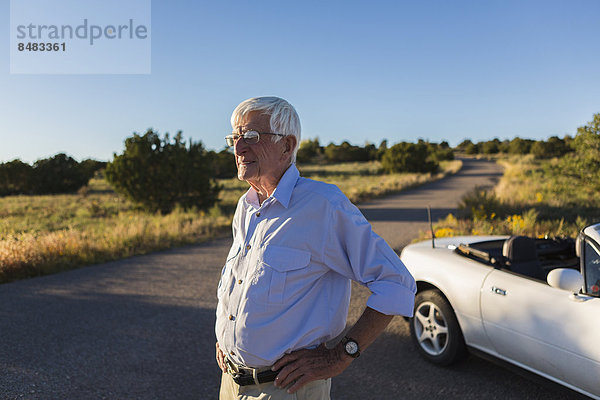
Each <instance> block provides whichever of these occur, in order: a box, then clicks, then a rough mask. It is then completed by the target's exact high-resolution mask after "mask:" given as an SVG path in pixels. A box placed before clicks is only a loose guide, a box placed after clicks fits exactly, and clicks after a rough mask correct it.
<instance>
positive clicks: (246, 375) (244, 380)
mask: <svg viewBox="0 0 600 400" xmlns="http://www.w3.org/2000/svg"><path fill="white" fill-rule="evenodd" d="M225 365H226V366H227V373H228V374H230V375H231V377H232V378H233V381H234V382H235V383H237V384H238V385H240V386H248V385H260V384H261V383H267V382H273V381H274V380H275V378H276V377H277V374H279V371H271V370H270V369H267V370H264V371H260V372H259V370H258V369H256V368H246V367H241V366H239V365H236V364H235V363H233V362H232V361H231V360H230V359H229V358H225Z"/></svg>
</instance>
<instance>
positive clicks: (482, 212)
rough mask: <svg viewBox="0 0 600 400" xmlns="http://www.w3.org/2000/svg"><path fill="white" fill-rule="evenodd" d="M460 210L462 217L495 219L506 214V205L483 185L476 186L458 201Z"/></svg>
mask: <svg viewBox="0 0 600 400" xmlns="http://www.w3.org/2000/svg"><path fill="white" fill-rule="evenodd" d="M458 210H459V213H460V216H461V218H472V219H475V220H483V219H486V218H489V219H493V218H494V217H496V216H502V215H503V214H504V207H503V205H502V202H501V201H500V199H498V197H496V195H495V194H494V193H492V192H488V191H487V190H485V189H484V188H483V187H481V186H476V187H475V188H474V189H473V190H471V191H470V192H468V193H467V194H465V195H464V196H463V197H462V199H461V201H460V202H459V203H458Z"/></svg>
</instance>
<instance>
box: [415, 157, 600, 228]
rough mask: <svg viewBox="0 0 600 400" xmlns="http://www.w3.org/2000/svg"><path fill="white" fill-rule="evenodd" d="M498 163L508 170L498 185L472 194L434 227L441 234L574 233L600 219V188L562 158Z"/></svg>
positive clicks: (520, 158) (501, 161)
mask: <svg viewBox="0 0 600 400" xmlns="http://www.w3.org/2000/svg"><path fill="white" fill-rule="evenodd" d="M497 162H498V163H500V164H502V165H503V166H504V168H505V170H504V175H503V177H502V179H501V180H500V182H499V183H498V185H497V186H496V187H495V188H494V190H493V191H490V192H485V191H482V190H480V189H476V190H475V191H473V192H472V193H470V194H469V195H467V196H466V197H465V198H464V199H463V201H462V203H461V206H460V208H461V212H460V213H459V215H457V216H455V215H449V216H448V217H447V218H446V219H444V220H441V221H438V223H437V224H436V225H435V226H434V230H435V232H436V236H438V237H444V236H457V235H471V234H474V235H479V234H502V235H531V236H534V237H544V236H549V237H557V236H568V237H575V236H576V235H577V233H578V232H579V230H581V229H582V228H584V227H585V226H586V225H588V224H589V223H593V222H599V221H600V197H598V193H597V192H596V190H595V189H594V188H593V186H592V185H588V184H586V182H581V181H579V182H577V181H574V180H573V179H572V178H570V177H567V176H566V175H564V174H563V173H561V169H560V168H558V167H560V164H559V163H560V161H559V160H558V159H550V160H536V159H534V158H533V157H532V156H531V155H527V156H511V157H501V158H498V159H497ZM426 237H427V234H426V233H423V234H422V235H421V238H426Z"/></svg>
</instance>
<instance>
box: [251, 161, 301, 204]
mask: <svg viewBox="0 0 600 400" xmlns="http://www.w3.org/2000/svg"><path fill="white" fill-rule="evenodd" d="M299 177H300V172H298V168H296V164H292V165H290V166H289V167H288V169H287V170H286V171H285V173H284V174H283V176H282V177H281V179H280V180H279V183H277V187H276V188H275V190H274V191H273V194H272V195H271V197H274V198H275V200H277V201H278V202H279V203H281V205H282V206H284V207H285V208H288V206H289V204H290V199H291V198H292V192H293V191H294V187H296V182H297V181H298V178H299ZM265 201H267V200H265ZM246 202H247V203H249V204H250V205H251V206H253V207H254V208H257V209H258V208H260V206H259V204H258V194H257V193H256V190H254V188H252V187H251V188H250V189H249V190H248V192H247V194H246Z"/></svg>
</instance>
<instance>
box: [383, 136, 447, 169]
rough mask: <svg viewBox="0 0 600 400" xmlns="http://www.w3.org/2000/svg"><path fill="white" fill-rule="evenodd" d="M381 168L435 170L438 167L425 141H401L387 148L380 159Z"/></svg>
mask: <svg viewBox="0 0 600 400" xmlns="http://www.w3.org/2000/svg"><path fill="white" fill-rule="evenodd" d="M381 165H382V166H383V169H384V170H385V171H387V172H389V173H395V172H425V173H427V172H436V171H437V170H438V168H439V163H437V162H436V161H435V160H434V159H433V157H432V154H431V151H430V149H429V147H428V145H427V143H425V142H423V141H420V142H419V143H407V142H401V143H397V144H395V145H393V146H392V147H390V148H388V149H387V150H386V151H385V153H384V154H383V157H382V159H381Z"/></svg>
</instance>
